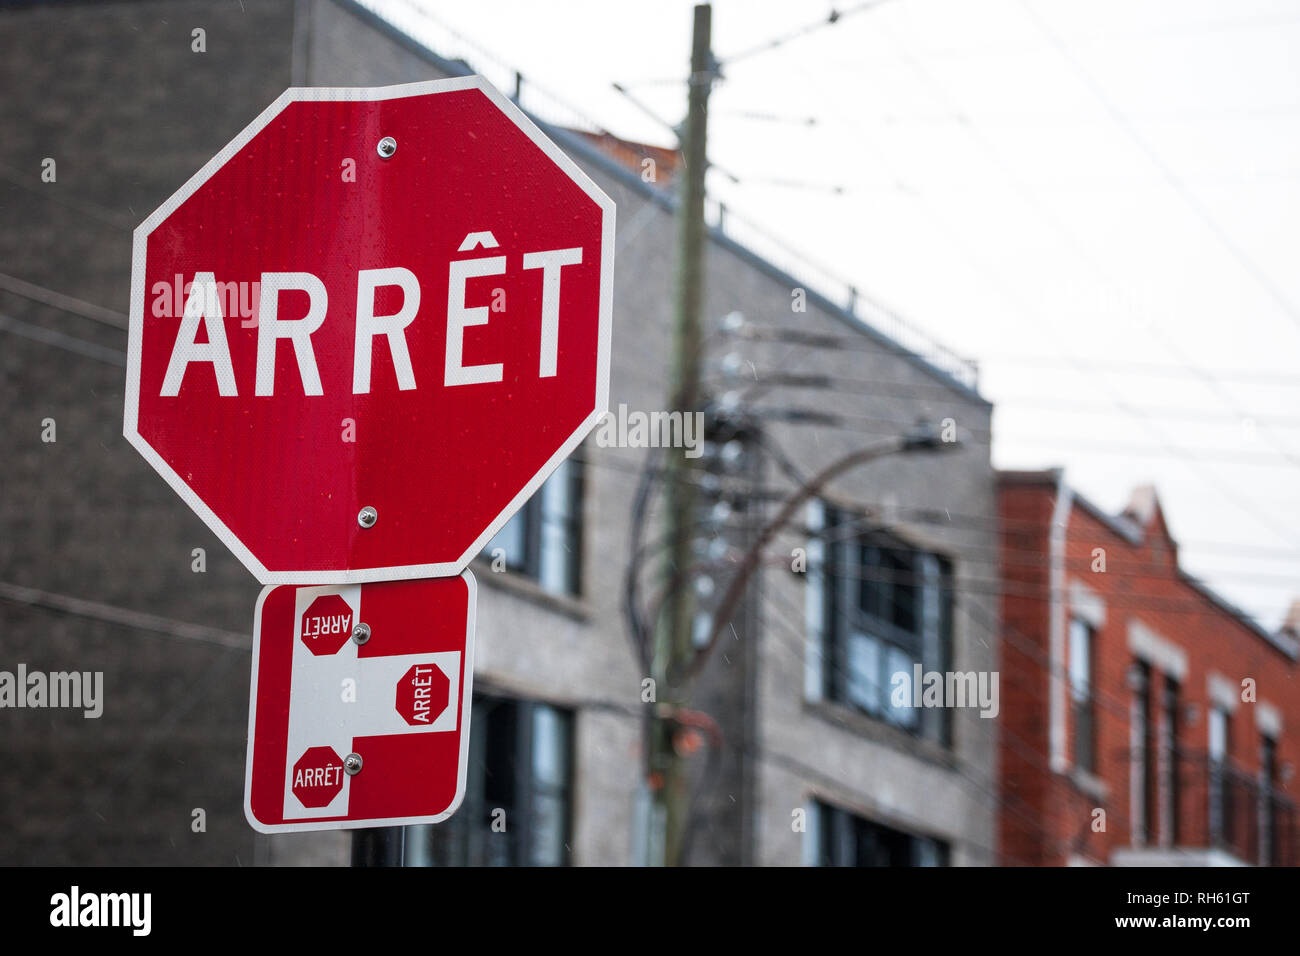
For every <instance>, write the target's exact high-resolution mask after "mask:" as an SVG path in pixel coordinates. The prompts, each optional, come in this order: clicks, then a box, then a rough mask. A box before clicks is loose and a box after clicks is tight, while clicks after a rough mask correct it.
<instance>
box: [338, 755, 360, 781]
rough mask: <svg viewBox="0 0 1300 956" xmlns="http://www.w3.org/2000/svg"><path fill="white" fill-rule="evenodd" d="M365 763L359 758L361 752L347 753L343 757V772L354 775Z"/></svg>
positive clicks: (350, 775)
mask: <svg viewBox="0 0 1300 956" xmlns="http://www.w3.org/2000/svg"><path fill="white" fill-rule="evenodd" d="M364 763H365V761H364V760H362V759H361V754H348V755H347V756H346V757H344V758H343V772H344V773H346V774H347V775H348V776H349V777H355V776H356V775H357V774H359V773H360V772H361V767H362V765H363V764H364Z"/></svg>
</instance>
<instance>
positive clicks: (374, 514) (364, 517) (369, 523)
mask: <svg viewBox="0 0 1300 956" xmlns="http://www.w3.org/2000/svg"><path fill="white" fill-rule="evenodd" d="M378 520H379V512H378V511H376V510H375V509H374V508H372V507H370V505H366V506H365V507H364V508H362V509H361V511H360V512H358V514H357V524H359V525H361V527H363V528H373V527H374V526H375V522H376V521H378Z"/></svg>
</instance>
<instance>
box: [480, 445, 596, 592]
mask: <svg viewBox="0 0 1300 956" xmlns="http://www.w3.org/2000/svg"><path fill="white" fill-rule="evenodd" d="M557 476H558V477H561V478H564V477H567V478H568V481H569V488H568V501H569V509H568V514H566V515H564V516H563V517H560V518H556V517H555V516H551V515H548V514H547V513H546V511H545V508H544V502H545V495H546V493H547V491H546V489H547V485H548V484H550V482H551V481H553V480H555V479H556V477H557ZM585 492H586V462H585V460H584V457H583V456H582V455H581V454H580V453H579V452H575V453H574V454H572V455H570V456H569V457H568V458H567V459H565V461H564V462H563V463H562V464H561V466H560V468H559V469H557V471H556V472H553V473H552V474H551V475H550V476H549V477H548V478H547V479H546V481H545V482H544V483H543V484H542V486H541V487H540V488H538V489H537V491H536V492H535V493H534V494H533V496H532V497H531V498H529V499H528V501H526V502H525V503H524V506H523V507H522V508H520V509H519V511H518V512H516V513H515V515H514V517H512V518H511V519H510V521H509V522H507V523H506V525H505V526H503V527H502V529H501V530H500V531H499V532H497V536H494V537H493V538H492V540H490V541H489V542H488V543H487V545H486V546H485V548H484V550H483V555H484V557H485V558H486V559H487V560H488V561H489V562H490V561H492V560H493V556H492V551H493V550H494V548H496V547H500V544H499V539H498V536H499V535H501V534H503V533H505V532H506V530H507V529H508V528H511V527H512V526H515V527H519V528H521V532H520V533H521V537H522V548H521V550H522V552H523V559H522V561H520V560H517V559H515V560H512V556H511V555H510V554H507V555H506V570H508V571H511V572H513V573H515V574H519V575H522V576H523V577H526V578H529V579H530V580H532V581H534V582H536V583H537V584H538V585H539V586H542V587H544V585H543V584H542V579H543V573H542V572H543V568H542V563H543V550H542V546H543V540H544V533H545V528H544V524H546V523H547V522H554V521H559V522H560V523H561V524H562V526H563V527H564V539H565V541H566V548H565V556H564V562H565V564H564V568H563V571H562V577H563V578H564V580H565V581H566V584H565V586H564V587H563V588H560V589H551V588H545V587H544V589H545V590H547V591H551V592H553V593H556V594H563V595H566V596H568V597H573V598H580V597H582V596H583V593H584V588H583V571H584V568H585V562H584V561H583V549H584V543H585V542H584V530H585V529H584V524H583V506H584V494H585ZM516 522H518V525H516Z"/></svg>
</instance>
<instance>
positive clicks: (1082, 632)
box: [1070, 618, 1097, 773]
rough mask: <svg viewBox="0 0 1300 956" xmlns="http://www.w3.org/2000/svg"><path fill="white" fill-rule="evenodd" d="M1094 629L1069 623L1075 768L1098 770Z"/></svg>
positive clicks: (1092, 771)
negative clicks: (1094, 684)
mask: <svg viewBox="0 0 1300 956" xmlns="http://www.w3.org/2000/svg"><path fill="white" fill-rule="evenodd" d="M1094 643H1095V641H1094V640H1093V630H1092V628H1091V627H1090V626H1089V625H1088V623H1087V622H1085V621H1081V620H1079V619H1078V618H1074V619H1072V620H1071V621H1070V706H1071V713H1072V716H1073V724H1074V765H1075V766H1076V767H1078V768H1079V769H1080V770H1086V771H1087V772H1088V773H1094V772H1096V770H1097V755H1096V733H1097V731H1096V726H1095V723H1096V721H1095V712H1096V708H1095V706H1094V702H1093V690H1092V671H1093V645H1094Z"/></svg>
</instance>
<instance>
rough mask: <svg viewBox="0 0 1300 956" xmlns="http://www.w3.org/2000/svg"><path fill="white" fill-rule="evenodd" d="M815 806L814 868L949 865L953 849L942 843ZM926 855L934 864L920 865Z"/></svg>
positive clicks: (820, 802)
mask: <svg viewBox="0 0 1300 956" xmlns="http://www.w3.org/2000/svg"><path fill="white" fill-rule="evenodd" d="M815 806H816V821H815V823H816V830H815V832H814V833H813V834H811V835H812V837H813V839H815V840H816V841H817V843H816V853H815V857H816V865H817V866H863V867H865V866H924V865H934V866H949V865H951V860H952V848H951V847H950V846H949V844H948V843H947V842H946V841H944V840H940V839H937V838H935V837H929V836H923V835H921V834H916V833H908V832H906V831H904V830H899V829H897V828H896V827H891V826H889V825H887V824H884V823H880V822H878V821H876V820H872V819H870V818H869V817H863V816H859V815H857V814H855V813H853V812H852V811H850V810H846V809H844V808H843V807H838V806H836V805H834V804H832V803H827V802H826V801H824V800H816V801H815ZM927 854H932V858H933V861H934V862H933V863H926V862H924V861H923V857H924V856H926V855H927ZM864 856H865V857H866V859H864ZM850 857H851V859H850Z"/></svg>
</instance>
